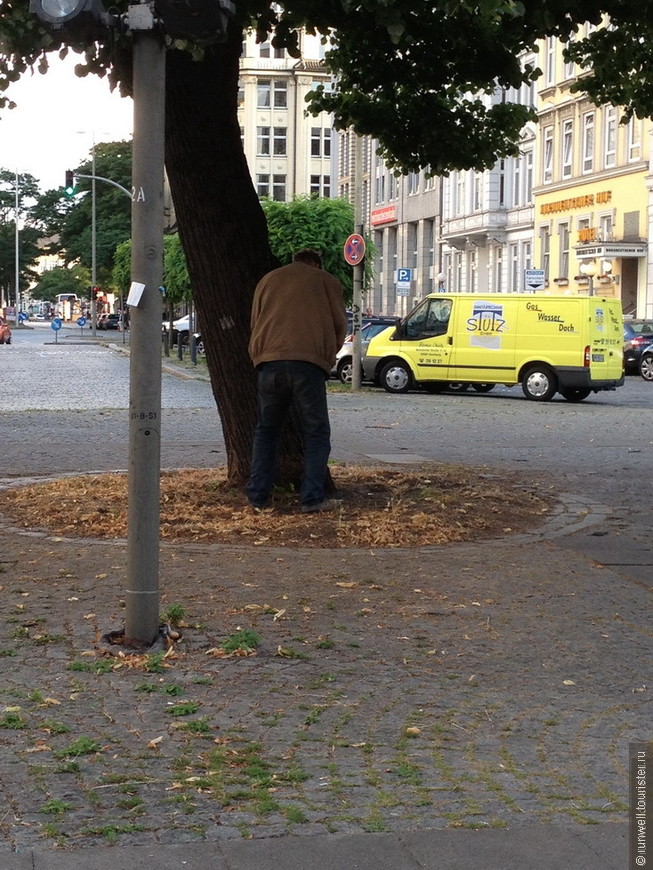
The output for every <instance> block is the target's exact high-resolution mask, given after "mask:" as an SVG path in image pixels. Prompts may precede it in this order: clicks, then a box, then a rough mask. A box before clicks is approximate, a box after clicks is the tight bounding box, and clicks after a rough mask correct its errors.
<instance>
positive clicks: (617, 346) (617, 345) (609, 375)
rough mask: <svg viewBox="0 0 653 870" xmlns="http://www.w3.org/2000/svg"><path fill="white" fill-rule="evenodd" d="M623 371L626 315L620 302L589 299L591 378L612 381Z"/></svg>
mask: <svg viewBox="0 0 653 870" xmlns="http://www.w3.org/2000/svg"><path fill="white" fill-rule="evenodd" d="M622 368H623V316H622V313H621V303H620V302H619V300H617V299H592V300H590V377H591V379H592V380H593V381H603V380H612V379H614V378H617V379H618V378H619V377H620V376H621V369H622Z"/></svg>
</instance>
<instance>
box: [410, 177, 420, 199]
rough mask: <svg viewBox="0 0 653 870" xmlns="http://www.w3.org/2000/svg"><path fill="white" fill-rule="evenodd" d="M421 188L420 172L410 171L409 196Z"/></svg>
mask: <svg viewBox="0 0 653 870" xmlns="http://www.w3.org/2000/svg"><path fill="white" fill-rule="evenodd" d="M418 190H419V172H409V173H408V196H412V195H413V194H415V193H417V192H418Z"/></svg>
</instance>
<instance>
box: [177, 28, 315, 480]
mask: <svg viewBox="0 0 653 870" xmlns="http://www.w3.org/2000/svg"><path fill="white" fill-rule="evenodd" d="M234 30H235V32H230V35H229V39H228V41H227V42H225V43H221V44H218V45H214V46H211V47H210V48H208V49H207V50H206V52H205V55H204V58H203V60H201V61H194V60H192V58H191V57H190V55H189V54H187V53H186V52H180V51H174V50H169V51H168V55H167V74H166V171H167V174H168V179H169V181H170V188H171V191H172V197H173V201H174V204H175V212H176V216H177V224H178V228H179V235H180V238H181V242H182V245H183V248H184V251H185V253H186V261H187V264H188V272H189V276H190V280H191V286H192V288H193V298H194V301H195V304H196V308H197V314H198V320H199V323H200V326H201V330H202V337H203V339H204V346H205V349H206V360H207V365H208V370H209V375H210V378H211V386H212V389H213V395H214V397H215V400H216V404H217V407H218V412H219V414H220V419H221V421H222V431H223V434H224V440H225V447H226V451H227V463H228V476H229V480H230V482H231V483H233V484H235V485H242V484H243V483H244V482H245V481H246V480H247V478H248V476H249V467H250V460H251V449H252V438H253V433H254V426H255V421H256V380H255V372H254V368H253V366H252V363H251V360H250V358H249V355H248V352H247V344H248V341H249V331H250V330H249V317H250V311H251V304H252V297H253V293H254V288H255V287H256V284H257V282H258V281H259V279H260V278H261V277H262V276H263V275H264V274H265V272H267V271H268V270H269V269H270V268H272V266H273V263H272V256H271V253H270V248H269V244H268V232H267V224H266V221H265V216H264V214H263V210H262V209H261V205H260V203H259V200H258V197H257V195H256V191H255V189H254V186H253V183H252V179H251V176H250V172H249V168H248V166H247V161H246V159H245V154H244V152H243V147H242V142H241V138H240V128H239V125H238V113H237V94H238V73H239V65H238V58H239V56H240V52H241V46H242V32H240V31H238V30H237V29H234ZM301 463H302V449H301V437H300V433H299V428H298V426H297V425H296V421H295V418H294V416H292V415H291V417H290V420H289V423H288V425H287V426H286V427H285V431H284V437H283V443H282V448H281V455H280V457H279V474H278V478H277V482H278V483H279V484H280V485H282V486H287V485H290V484H292V485H294V486H298V484H299V480H300V479H301Z"/></svg>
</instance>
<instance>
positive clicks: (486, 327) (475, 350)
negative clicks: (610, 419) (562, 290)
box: [363, 293, 624, 402]
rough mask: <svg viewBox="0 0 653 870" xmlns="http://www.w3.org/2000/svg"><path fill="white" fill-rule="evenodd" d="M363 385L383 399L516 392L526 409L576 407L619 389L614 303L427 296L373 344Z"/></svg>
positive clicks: (618, 320) (618, 318) (619, 336)
mask: <svg viewBox="0 0 653 870" xmlns="http://www.w3.org/2000/svg"><path fill="white" fill-rule="evenodd" d="M363 369H364V374H365V378H366V379H367V380H371V381H374V382H375V383H376V384H380V385H381V386H382V387H383V388H384V389H386V390H387V391H388V392H389V393H405V392H407V391H408V390H410V389H411V388H413V387H422V388H424V389H426V390H429V391H430V392H440V391H442V390H444V389H446V388H447V387H448V385H449V384H454V383H455V384H459V385H462V386H463V387H465V386H467V385H470V384H471V386H472V387H474V388H475V389H476V390H478V391H479V392H486V391H488V390H491V389H492V387H493V386H494V385H495V384H505V385H506V386H513V385H514V384H521V387H522V390H523V392H524V395H525V396H526V398H527V399H532V400H533V401H536V402H546V401H549V399H551V398H552V397H553V396H554V395H555V393H556V392H559V393H560V394H561V395H562V396H564V398H565V399H568V400H569V401H570V402H580V401H582V400H583V399H585V398H586V397H587V396H589V394H590V393H592V392H598V391H599V390H614V389H616V387H619V386H621V385H622V384H623V382H624V373H623V318H622V313H621V302H620V301H619V300H618V299H606V298H602V297H600V296H545V295H535V294H531V293H515V294H512V293H511V294H509V295H500V294H497V295H494V294H487V295H480V294H478V293H450V294H447V293H433V294H431V295H430V296H427V297H426V298H425V299H424V300H423V301H422V302H420V304H419V305H418V306H417V307H416V308H414V309H413V311H411V313H410V314H408V315H407V316H406V317H405V318H404V319H403V320H401V321H400V322H399V323H398V324H397V326H392V327H390V328H389V329H386V330H384V331H383V332H381V333H380V334H379V335H376V336H375V337H374V338H373V339H372V341H371V342H370V344H369V347H368V349H367V354H366V356H365V357H364V359H363Z"/></svg>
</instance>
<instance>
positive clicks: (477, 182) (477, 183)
mask: <svg viewBox="0 0 653 870" xmlns="http://www.w3.org/2000/svg"><path fill="white" fill-rule="evenodd" d="M482 208H483V174H482V173H481V172H475V173H474V211H480V210H481V209H482Z"/></svg>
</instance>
